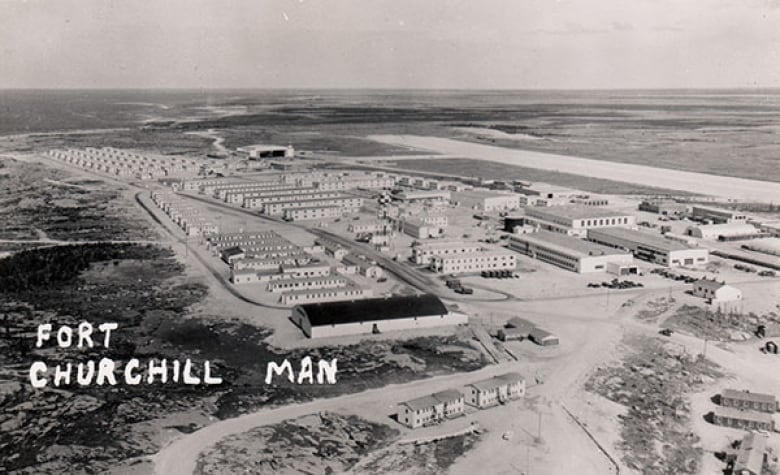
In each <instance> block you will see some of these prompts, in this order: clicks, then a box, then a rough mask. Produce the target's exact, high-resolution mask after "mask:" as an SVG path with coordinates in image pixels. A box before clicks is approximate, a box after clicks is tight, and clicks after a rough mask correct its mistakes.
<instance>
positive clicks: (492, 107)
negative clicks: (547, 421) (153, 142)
mask: <svg viewBox="0 0 780 475" xmlns="http://www.w3.org/2000/svg"><path fill="white" fill-rule="evenodd" d="M244 114H246V115H249V116H252V115H254V116H255V117H254V118H253V117H247V119H246V120H244V119H243V118H241V117H236V118H234V119H235V120H234V119H230V120H222V119H220V120H217V121H211V122H209V124H208V126H209V127H217V128H219V127H232V126H235V125H239V126H240V125H251V126H255V127H261V128H262V127H264V126H267V125H274V126H279V127H282V126H285V125H290V126H297V127H299V128H303V129H305V130H317V128H318V127H322V128H323V129H324V130H325V127H327V126H328V125H333V124H336V123H337V124H339V125H340V126H342V131H343V130H345V129H344V126H346V127H347V130H348V127H349V126H350V124H355V125H356V126H362V125H365V124H370V125H371V127H373V129H372V130H371V132H370V133H382V124H388V125H389V124H393V123H396V124H398V123H404V124H409V126H410V127H411V128H412V129H414V130H416V131H417V132H415V133H426V130H428V131H429V130H431V129H425V128H422V127H417V124H420V125H423V124H426V123H427V124H434V125H438V126H441V125H444V126H445V127H440V128H439V130H440V131H441V130H446V127H450V126H451V127H450V130H452V131H455V130H456V129H455V126H462V125H473V126H475V128H477V129H478V128H479V127H484V126H485V123H492V124H499V129H498V130H509V131H510V133H512V134H517V136H518V137H521V136H523V135H522V134H526V133H527V134H531V135H532V136H534V137H544V138H545V140H533V141H531V140H527V141H520V143H518V141H517V140H508V141H506V142H507V143H501V142H500V137H498V138H497V139H496V140H497V142H496V145H501V146H507V147H516V148H529V149H532V150H537V151H548V152H552V153H562V154H571V155H577V156H583V157H590V158H595V159H601V160H608V161H617V162H629V163H643V164H648V163H652V164H653V165H654V166H659V167H665V168H673V169H689V170H692V171H700V172H707V173H715V174H720V175H735V176H743V177H746V178H754V179H755V178H757V179H767V180H773V181H780V89H749V90H748V89H745V90H615V91H427V90H426V91H423V90H403V91H399V90H217V91H214V90H159V91H155V90H67V91H54V90H45V91H35V90H0V136H2V135H8V134H21V133H34V132H52V131H69V130H80V129H104V128H118V127H135V126H140V125H142V124H144V123H147V122H157V123H161V122H163V123H164V122H170V121H176V120H188V121H197V120H207V119H215V118H218V117H223V116H229V115H244ZM205 125H207V124H204V126H205ZM500 127H505V129H501V128H500ZM507 127H508V128H507ZM483 135H484V134H483ZM531 135H529V137H530V136H531Z"/></svg>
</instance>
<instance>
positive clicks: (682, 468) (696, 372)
mask: <svg viewBox="0 0 780 475" xmlns="http://www.w3.org/2000/svg"><path fill="white" fill-rule="evenodd" d="M624 345H625V352H626V355H627V356H626V357H625V358H624V359H623V360H622V361H620V362H619V363H617V364H616V365H614V366H606V367H600V368H598V369H597V370H596V371H595V372H594V373H593V375H592V376H591V377H590V379H589V380H588V382H587V383H586V389H587V390H588V391H591V392H594V393H596V394H599V395H601V396H603V397H605V398H607V399H609V400H610V401H613V402H616V403H618V404H621V405H623V406H625V407H626V408H627V409H628V410H627V412H626V413H625V415H622V416H620V419H621V420H620V426H621V441H620V443H619V447H618V448H619V449H620V450H621V451H622V459H623V462H624V463H625V464H626V465H627V466H628V467H629V468H631V469H634V470H638V471H640V472H641V473H645V474H670V475H671V474H694V473H698V470H699V467H700V462H701V457H702V449H701V447H700V444H699V438H698V436H697V435H696V434H694V433H693V432H692V431H691V424H690V422H691V419H690V418H691V409H690V402H689V400H688V398H687V396H686V393H688V392H691V391H695V390H696V389H697V388H700V387H701V385H702V384H705V383H708V382H712V381H713V379H714V378H717V377H720V376H721V373H720V372H719V371H718V369H717V368H716V367H715V366H714V365H713V364H712V363H710V362H708V361H707V360H703V359H700V358H698V357H696V356H694V355H690V354H688V353H687V352H686V351H685V349H684V348H683V347H681V346H679V345H676V344H674V343H671V342H664V341H662V340H660V339H657V338H656V339H649V340H648V339H642V338H639V337H633V338H629V339H627V340H626V341H625V342H624Z"/></svg>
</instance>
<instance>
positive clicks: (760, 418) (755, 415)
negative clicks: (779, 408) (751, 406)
mask: <svg viewBox="0 0 780 475" xmlns="http://www.w3.org/2000/svg"><path fill="white" fill-rule="evenodd" d="M712 412H713V413H714V414H715V416H717V417H728V418H730V419H742V420H746V421H756V422H763V423H769V424H773V423H774V419H773V418H772V415H771V414H769V413H766V412H758V411H750V410H743V409H737V408H736V407H729V406H716V407H715V410H714V411H712Z"/></svg>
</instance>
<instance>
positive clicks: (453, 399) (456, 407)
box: [398, 389, 466, 429]
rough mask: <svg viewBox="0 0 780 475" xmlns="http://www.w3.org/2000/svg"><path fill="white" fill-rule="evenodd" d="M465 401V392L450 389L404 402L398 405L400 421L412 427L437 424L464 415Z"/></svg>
mask: <svg viewBox="0 0 780 475" xmlns="http://www.w3.org/2000/svg"><path fill="white" fill-rule="evenodd" d="M464 401H465V398H464V396H463V393H461V392H460V391H457V390H455V389H448V390H445V391H439V392H437V393H433V394H431V395H430V396H423V397H419V398H416V399H412V400H410V401H406V402H402V403H401V404H399V405H398V422H400V423H401V424H403V425H405V426H407V427H410V428H412V429H416V428H417V427H422V426H425V425H428V424H436V423H439V422H441V421H443V420H445V419H450V418H453V417H457V416H460V415H462V414H463V413H464V412H465V409H466V407H465V402H464Z"/></svg>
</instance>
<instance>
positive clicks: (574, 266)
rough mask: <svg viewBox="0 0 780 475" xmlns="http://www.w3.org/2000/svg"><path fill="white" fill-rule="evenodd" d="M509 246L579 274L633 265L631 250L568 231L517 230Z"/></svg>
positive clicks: (510, 239)
mask: <svg viewBox="0 0 780 475" xmlns="http://www.w3.org/2000/svg"><path fill="white" fill-rule="evenodd" d="M508 246H509V249H511V250H513V251H516V252H519V253H521V254H525V255H526V256H530V257H533V258H534V259H539V260H540V261H542V262H547V263H548V264H553V265H556V266H558V267H561V268H563V269H566V270H570V271H572V272H578V273H580V274H584V273H590V272H605V271H606V270H607V267H608V266H609V265H610V264H613V265H614V264H616V265H618V266H621V265H622V266H627V265H631V264H632V263H633V261H634V259H633V257H632V256H631V254H630V253H628V252H625V251H620V250H617V249H615V248H612V247H608V246H603V245H600V244H596V243H593V242H589V241H585V240H582V239H578V238H575V237H571V236H567V235H565V234H559V233H554V232H550V231H537V232H533V233H528V234H515V235H513V236H511V237H510V238H509V244H508Z"/></svg>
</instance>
